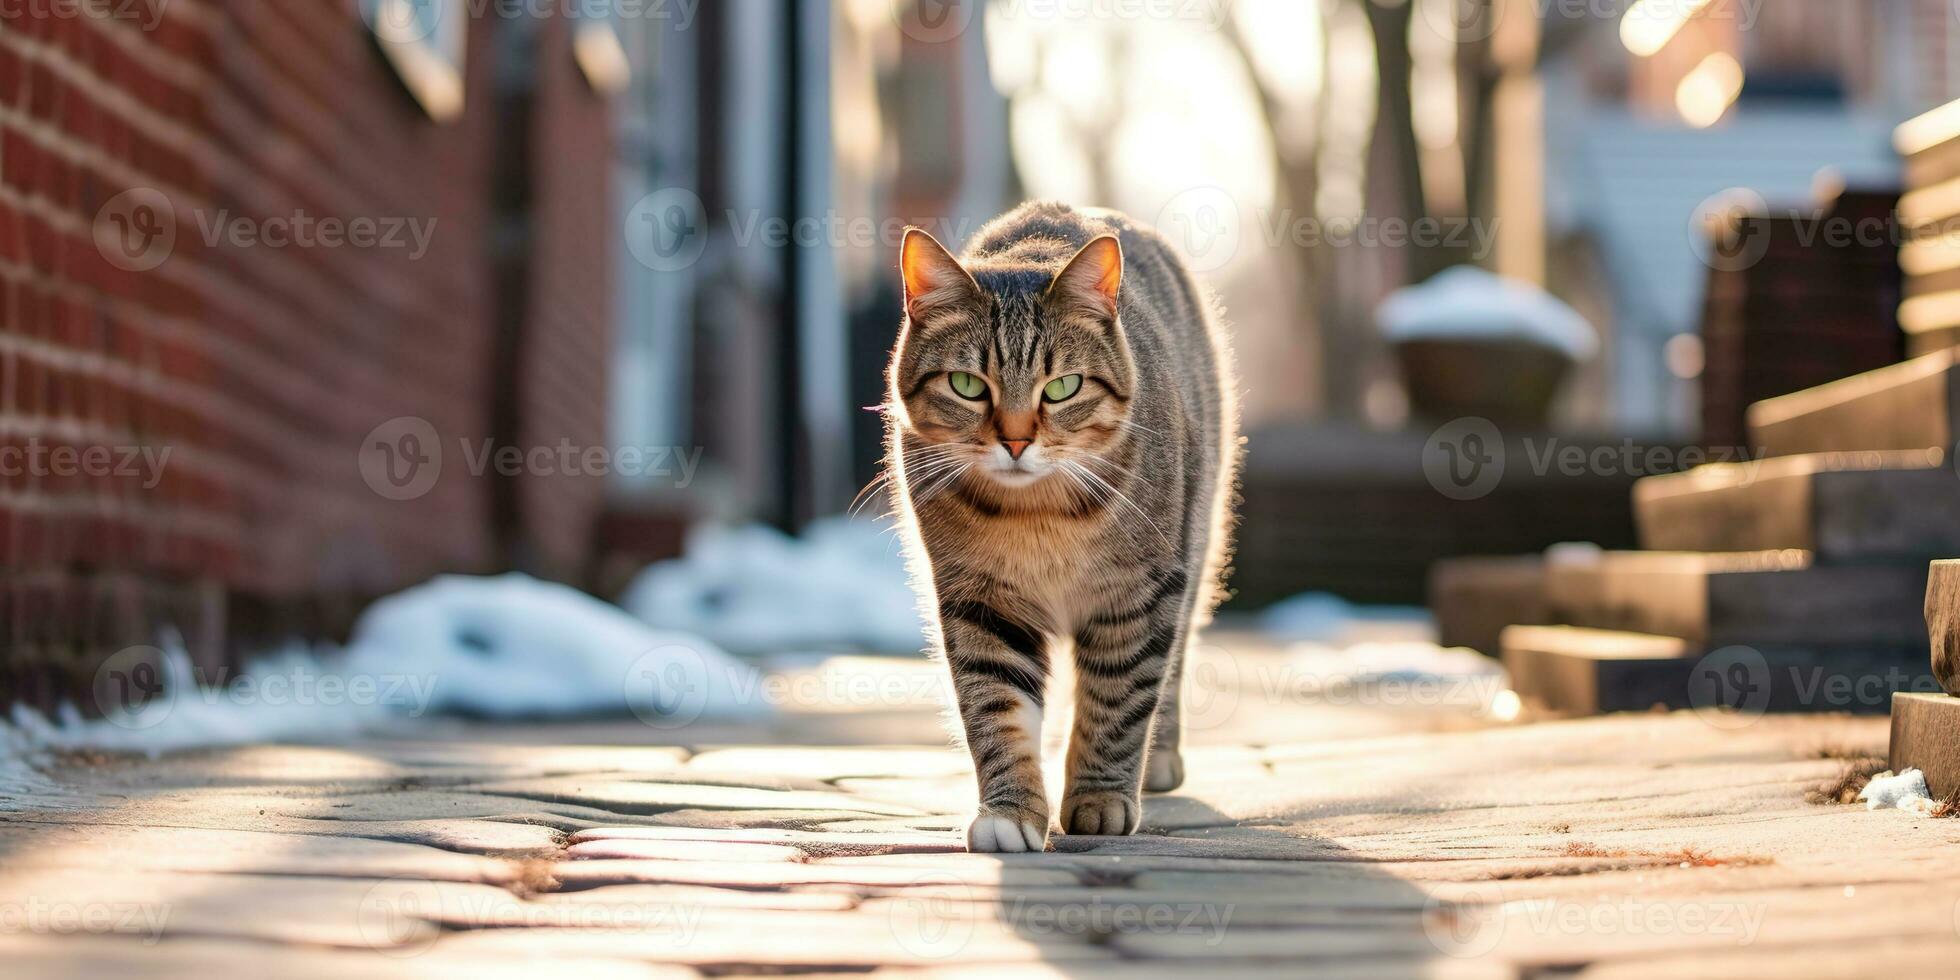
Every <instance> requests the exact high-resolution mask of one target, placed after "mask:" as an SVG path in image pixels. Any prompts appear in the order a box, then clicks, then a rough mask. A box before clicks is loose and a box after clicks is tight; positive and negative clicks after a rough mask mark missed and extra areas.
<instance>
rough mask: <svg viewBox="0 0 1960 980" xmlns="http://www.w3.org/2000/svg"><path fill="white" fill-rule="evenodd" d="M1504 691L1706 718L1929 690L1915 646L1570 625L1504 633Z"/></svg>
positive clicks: (1595, 708) (1846, 706)
mask: <svg viewBox="0 0 1960 980" xmlns="http://www.w3.org/2000/svg"><path fill="white" fill-rule="evenodd" d="M1503 645H1504V666H1505V669H1506V670H1507V671H1508V672H1509V673H1510V675H1511V688H1512V690H1514V691H1515V692H1517V694H1518V697H1519V698H1520V699H1521V700H1522V701H1523V702H1524V706H1525V707H1526V708H1527V709H1529V710H1530V711H1531V712H1532V713H1534V714H1549V715H1559V716H1576V715H1593V714H1606V713H1611V712H1618V711H1647V710H1651V709H1654V708H1664V709H1668V710H1678V709H1685V708H1692V709H1695V710H1698V711H1709V712H1712V714H1711V723H1712V724H1716V725H1720V726H1729V725H1740V724H1747V723H1748V722H1749V721H1750V720H1751V719H1752V718H1753V717H1754V716H1756V715H1760V714H1763V713H1765V712H1786V713H1787V712H1817V713H1835V712H1846V713H1857V714H1874V713H1880V712H1883V711H1885V710H1886V708H1887V707H1888V705H1891V704H1892V703H1893V700H1892V699H1893V695H1894V694H1895V693H1896V692H1898V691H1901V690H1905V691H1924V690H1928V689H1930V688H1931V685H1932V683H1933V680H1932V677H1931V675H1929V674H1928V673H1927V671H1926V667H1925V663H1924V657H1923V656H1921V654H1920V652H1919V649H1918V647H1916V646H1913V647H1899V646H1892V647H1880V646H1871V647H1858V648H1843V649H1831V650H1826V649H1819V648H1812V647H1787V646H1764V647H1744V646H1731V647H1723V648H1720V649H1717V650H1714V651H1712V652H1704V650H1703V648H1701V647H1698V646H1696V645H1694V644H1691V643H1689V642H1687V641H1685V640H1682V639H1680V638H1678V637H1668V636H1654V635H1650V634H1642V633H1631V632H1625V631H1617V630H1597V629H1583V628H1578V627H1570V626H1514V627H1512V628H1510V629H1507V630H1505V631H1504V640H1503Z"/></svg>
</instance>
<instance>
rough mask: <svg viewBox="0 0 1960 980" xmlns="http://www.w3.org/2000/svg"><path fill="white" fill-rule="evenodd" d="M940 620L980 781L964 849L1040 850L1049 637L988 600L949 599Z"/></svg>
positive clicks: (1043, 843)
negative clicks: (977, 802) (1043, 715)
mask: <svg viewBox="0 0 1960 980" xmlns="http://www.w3.org/2000/svg"><path fill="white" fill-rule="evenodd" d="M940 624H941V630H942V632H943V633H944V635H945V640H946V663H947V665H948V667H950V668H951V670H952V675H953V693H954V696H955V698H956V700H957V701H958V704H959V710H960V724H961V726H962V727H963V728H964V729H965V732H966V747H967V750H968V751H969V752H971V753H972V755H973V774H974V777H975V779H976V780H977V781H978V783H979V789H980V812H979V813H978V814H977V815H975V817H974V818H973V823H972V824H971V825H969V826H968V827H967V832H966V847H967V850H969V851H976V852H993V851H1007V852H1015V851H1040V850H1045V849H1046V848H1047V846H1048V797H1047V793H1046V791H1045V790H1044V789H1043V788H1042V785H1041V703H1042V694H1043V688H1044V686H1045V684H1046V682H1047V678H1048V657H1047V642H1046V640H1045V638H1044V637H1042V636H1041V635H1040V634H1039V633H1037V632H1036V631H1034V630H1032V629H1029V628H1028V627H1027V626H1025V625H1022V624H1021V623H1020V622H1019V621H1017V620H1015V619H1013V618H1012V617H1010V616H1008V615H1006V614H1004V613H1002V612H1000V611H999V610H997V609H995V608H994V607H993V606H990V605H987V604H985V603H978V602H955V603H946V604H944V605H942V607H941V609H940Z"/></svg>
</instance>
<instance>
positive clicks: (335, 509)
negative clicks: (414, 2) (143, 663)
mask: <svg viewBox="0 0 1960 980" xmlns="http://www.w3.org/2000/svg"><path fill="white" fill-rule="evenodd" d="M106 6H107V7H108V8H109V9H122V8H123V6H124V5H120V4H112V5H106ZM127 9H128V10H130V11H132V12H133V14H134V15H135V16H136V19H127V20H125V19H116V18H102V17H97V16H90V15H87V14H85V13H82V12H81V9H80V5H78V4H77V3H76V0H0V450H5V449H6V448H8V447H12V448H13V449H14V451H15V455H14V456H13V459H14V460H15V461H16V463H17V464H18V465H14V466H5V465H0V703H4V702H6V701H10V700H13V699H14V698H16V697H25V698H28V699H30V700H37V701H46V700H48V699H49V698H50V696H52V695H56V694H64V695H65V694H68V693H73V692H75V691H78V690H85V689H86V688H87V682H88V679H89V675H90V674H91V673H92V670H93V667H92V665H93V663H94V662H96V661H97V660H98V659H99V658H100V657H101V656H102V655H104V654H105V653H106V652H111V651H113V650H115V649H117V648H119V647H121V646H125V645H129V644H137V643H148V642H152V641H153V640H154V638H155V636H156V630H157V629H158V628H159V627H160V626H162V625H165V624H172V625H176V626H178V627H179V628H181V629H183V630H185V631H186V633H187V635H188V638H189V639H190V640H191V642H192V645H193V648H194V650H195V651H196V652H197V653H198V655H199V659H200V660H204V661H206V662H215V661H217V660H219V659H222V658H223V657H224V656H225V655H226V651H227V647H231V648H234V649H233V650H232V651H231V652H233V653H235V652H236V650H235V648H236V647H237V646H239V645H241V644H243V643H246V642H248V640H246V639H244V638H243V637H244V635H245V634H248V633H250V634H253V636H255V637H256V636H257V635H259V634H261V633H271V632H277V631H280V630H283V629H289V628H292V629H301V628H307V627H310V626H316V625H318V624H319V622H320V621H327V620H332V619H334V618H335V616H336V613H335V612H333V611H331V610H332V609H333V607H334V606H335V604H336V603H337V602H338V603H339V604H341V605H342V606H348V607H351V602H352V600H354V599H357V598H358V597H363V596H370V595H374V594H378V593H382V592H386V591H390V590H393V589H396V588H399V587H402V586H404V585H407V584H410V583H413V582H415V581H418V580H421V579H423V578H425V577H427V576H428V575H430V574H432V573H435V572H438V571H445V570H472V571H487V570H491V567H492V564H493V563H494V561H495V560H496V559H495V558H494V557H493V556H494V555H495V554H496V552H495V548H494V543H495V535H494V534H493V529H492V528H491V527H490V526H489V503H488V500H489V497H488V491H487V489H486V486H485V481H484V480H482V479H476V478H473V477H472V476H471V475H470V474H468V473H467V472H465V468H464V466H463V465H462V463H463V461H462V459H461V458H460V457H461V455H462V454H461V452H460V451H459V448H458V439H459V438H468V439H471V440H480V439H482V438H484V437H486V436H487V435H489V427H490V422H489V417H490V398H491V397H492V394H491V393H492V392H493V390H495V389H496V388H497V386H496V385H495V384H493V379H492V378H491V377H490V374H491V365H492V350H491V338H492V328H493V310H492V309H491V303H490V295H491V289H490V285H491V278H490V277H491V266H490V263H489V258H488V256H489V252H488V249H489V235H490V228H491V219H492V216H493V210H492V209H493V207H494V201H493V194H492V187H491V179H492V174H493V169H492V166H493V159H492V150H493V147H494V146H495V135H496V126H497V125H498V122H499V121H498V120H497V119H496V118H495V116H494V114H493V113H492V112H491V111H490V109H489V106H488V103H489V101H490V100H489V95H490V91H489V82H490V79H491V74H490V67H491V66H490V65H489V64H488V61H489V57H490V51H491V50H492V48H493V46H492V45H491V44H489V43H488V42H489V38H490V35H491V31H492V30H493V29H494V28H495V26H496V25H494V24H490V23H487V22H478V23H473V24H472V25H471V44H470V60H469V70H468V82H467V93H468V100H469V108H468V110H467V111H466V113H465V114H464V116H463V118H462V119H461V120H460V121H458V122H456V123H454V124H450V125H437V124H434V123H432V122H430V121H429V120H428V119H426V118H425V117H424V116H423V115H422V113H421V112H420V110H419V109H418V108H416V106H415V105H414V103H413V102H412V101H411V100H410V99H409V98H408V97H407V95H406V94H405V93H404V92H403V91H402V90H401V88H400V86H399V84H398V82H397V81H396V80H395V78H394V77H393V75H392V74H391V73H390V71H389V69H388V68H387V67H386V65H385V63H384V62H383V60H382V59H381V57H380V56H379V55H378V54H377V53H376V51H375V50H374V48H373V45H372V42H371V41H370V40H369V38H368V35H367V33H366V31H365V29H364V27H363V25H362V23H361V21H360V18H359V16H358V15H357V13H356V9H355V4H354V2H353V0H334V2H326V0H167V2H160V0H130V3H129V4H128V5H127ZM152 15H160V16H157V19H156V20H155V21H154V23H153V25H152V24H151V23H148V22H147V19H148V18H149V17H150V16H152ZM545 44H546V47H545V48H543V49H542V50H541V54H540V63H541V64H542V65H543V66H545V67H544V68H543V69H541V74H542V78H541V79H540V84H541V97H540V100H539V103H538V104H539V107H540V109H541V110H543V111H541V113H540V116H539V118H540V120H541V122H540V127H539V131H538V133H537V134H536V135H537V137H539V139H538V140H537V143H536V150H535V152H536V153H537V159H536V161H535V170H536V173H537V174H539V175H540V176H539V178H538V180H539V184H540V186H539V189H538V192H537V194H536V197H537V199H538V201H539V203H540V204H543V205H547V206H548V207H547V209H546V210H547V217H545V218H544V220H543V221H542V222H541V223H540V225H539V227H538V234H537V237H536V239H535V241H534V249H535V252H534V255H535V256H536V257H535V258H534V260H533V265H532V268H533V269H534V270H535V280H536V281H535V285H534V289H533V291H532V306H533V308H534V311H535V314H534V315H532V316H529V317H527V319H526V323H525V343H524V346H525V348H526V349H527V350H529V351H532V352H535V356H533V357H532V358H531V359H530V360H529V361H527V362H526V367H525V368H524V372H523V373H524V380H523V382H521V383H520V386H519V387H520V390H521V391H522V392H523V393H524V394H523V397H524V407H523V411H524V412H525V422H524V425H523V427H522V430H521V431H522V432H523V435H524V438H525V439H526V440H530V439H533V438H536V439H539V440H546V439H547V437H548V441H550V442H555V441H556V440H557V438H558V437H559V436H561V435H562V436H565V437H567V438H571V439H572V440H573V441H575V442H578V443H581V444H584V445H599V444H602V443H603V439H604V433H603V420H604V397H605V396H604V391H605V385H604V380H605V375H604V371H603V363H604V358H605V355H606V347H607V340H608V336H609V323H610V320H609V300H610V293H609V291H608V289H607V282H608V279H607V275H606V274H607V272H608V271H609V259H608V258H607V257H606V250H607V249H608V248H609V247H610V243H611V242H612V241H614V240H615V239H616V238H617V236H616V235H613V234H611V233H609V230H608V229H607V228H606V227H604V226H605V225H606V224H607V218H606V215H607V213H608V208H609V204H610V202H609V200H608V198H607V193H608V192H607V189H606V181H605V173H606V172H605V161H606V159H607V155H608V154H607V146H608V143H607V139H608V137H607V128H608V127H607V125H606V117H605V115H604V110H603V104H602V103H600V102H599V101H598V100H597V99H596V98H594V97H592V96H591V94H590V93H589V92H587V91H584V90H574V89H573V87H572V83H573V82H576V81H577V79H576V77H575V76H568V75H567V72H568V71H571V70H573V69H571V66H570V63H569V59H570V55H569V52H568V50H567V43H566V41H565V39H564V37H563V32H562V31H559V30H557V29H556V28H555V27H547V29H546V31H545ZM137 189H147V190H144V191H142V193H143V194H145V195H148V196H147V197H143V198H140V199H138V200H135V201H134V202H132V201H131V199H130V198H128V197H123V198H121V199H119V195H125V193H126V192H129V191H132V190H137ZM164 200H167V202H168V206H167V208H164V209H163V210H164V211H167V212H168V215H167V216H166V217H165V218H164V219H162V220H165V221H169V219H170V218H174V227H175V232H176V239H175V245H174V247H171V248H170V249H169V250H168V252H167V253H164V254H167V258H164V259H163V260H162V262H161V264H159V265H156V266H155V267H154V268H147V269H138V270H131V269H129V268H123V267H118V265H117V264H113V263H112V262H111V261H109V257H108V256H109V252H108V251H105V249H110V250H112V249H113V248H114V243H115V241H116V236H118V235H120V234H123V232H124V230H125V226H124V225H123V224H118V222H128V221H137V222H138V223H139V226H140V227H139V229H138V231H139V232H140V230H141V228H142V227H148V228H155V227H156V225H155V224H154V222H155V221H156V220H159V219H157V218H156V217H154V216H155V215H156V214H158V213H159V211H158V209H157V208H155V207H152V208H150V209H149V210H148V211H147V212H145V211H143V210H142V209H141V207H140V206H141V205H143V204H144V203H145V202H148V203H151V204H155V203H157V202H159V201H164ZM301 214H304V215H305V216H307V217H309V218H311V219H314V220H316V221H317V220H318V219H324V218H336V219H341V220H344V221H355V220H359V219H365V220H368V221H373V222H376V223H377V224H376V225H375V226H374V227H375V228H376V229H377V230H386V229H387V228H389V227H390V226H391V225H393V224H395V223H397V222H400V223H403V227H404V230H405V229H406V224H405V223H406V222H417V223H419V224H420V226H421V227H423V228H425V229H426V228H432V229H433V235H432V236H431V237H430V238H429V239H428V247H427V250H426V254H422V255H420V256H419V257H417V256H415V255H414V254H413V252H414V250H413V249H412V248H398V247H392V246H385V245H376V244H370V245H368V246H365V247H364V246H355V245H343V246H341V247H326V246H325V245H323V244H321V243H318V242H315V243H313V244H312V245H311V246H306V245H299V246H286V247H273V246H271V245H268V244H265V243H243V242H239V241H235V240H230V239H229V238H224V237H221V238H220V239H219V240H217V241H215V242H213V241H210V240H208V239H207V229H209V228H211V227H213V226H214V224H215V223H216V222H218V220H219V219H220V217H221V216H223V217H227V218H229V219H230V220H232V221H240V220H242V221H244V222H246V223H247V227H250V228H253V229H256V230H259V231H261V232H263V231H268V230H275V229H276V228H278V227H281V226H285V225H290V223H291V221H290V219H293V218H296V217H297V216H299V215H301ZM98 231H102V232H104V233H105V234H106V235H107V238H106V239H105V241H107V242H109V243H110V244H108V245H105V246H101V247H99V243H98V234H97V233H98ZM130 240H131V241H141V240H143V237H142V236H139V237H137V238H132V239H130ZM163 240H164V241H167V240H168V238H167V236H166V237H165V238H164V239H163ZM158 254H159V253H157V252H155V251H152V252H151V253H149V256H148V257H149V258H152V259H154V258H156V257H157V256H158ZM138 264H139V265H141V264H143V263H138ZM561 389H568V390H561ZM401 417H407V418H410V419H414V420H420V421H415V422H410V423H404V424H401V425H397V426H396V427H394V428H393V429H384V430H383V431H382V432H381V433H380V434H381V435H382V436H383V437H384V438H385V439H386V440H388V441H390V443H391V444H398V443H399V440H400V438H401V436H402V435H403V433H404V431H407V432H411V433H418V434H419V433H427V432H433V433H434V435H435V438H436V439H437V441H438V443H439V444H440V446H441V449H442V451H443V457H444V460H443V462H444V465H443V468H442V470H441V472H442V476H441V478H440V479H438V480H436V481H435V483H434V485H433V486H431V487H428V488H426V491H425V492H423V493H420V494H419V495H412V496H410V498H409V499H400V500H397V499H389V496H402V495H401V494H390V495H387V496H384V495H383V494H382V493H377V492H376V491H375V490H374V489H373V488H372V487H371V486H370V480H369V479H367V478H364V473H363V468H362V465H361V463H362V458H361V457H360V456H358V455H357V454H358V453H359V452H361V450H362V449H363V446H364V442H365V441H366V437H367V435H368V434H369V433H370V431H371V430H374V429H375V428H376V426H378V425H381V424H382V423H384V422H387V421H388V420H391V419H397V418H401ZM404 426H406V428H404ZM36 447H40V448H39V449H36ZM57 447H67V448H66V449H60V448H57ZM90 447H102V448H105V449H109V450H110V451H111V453H112V456H111V459H112V460H119V459H120V457H121V454H123V453H126V452H127V451H129V450H131V449H139V450H140V449H147V450H149V451H151V452H152V453H153V454H160V453H162V452H164V451H166V450H167V451H168V452H169V456H168V457H167V458H164V459H163V460H162V465H161V467H156V466H149V467H143V466H136V467H121V466H117V465H114V464H113V463H111V464H107V465H104V464H102V463H101V459H100V457H97V463H96V465H93V466H91V467H88V469H89V475H81V474H80V473H79V472H76V471H79V470H81V469H83V467H82V465H81V461H80V460H79V459H78V460H76V462H75V464H74V465H71V466H68V467H66V468H63V467H60V466H57V465H56V464H55V463H54V462H53V460H54V454H55V453H57V452H64V451H71V450H72V451H75V452H80V451H82V450H85V449H89V448H90ZM96 451H97V452H98V453H99V452H100V449H98V450H96ZM29 452H39V453H41V455H40V457H39V458H40V459H41V460H42V462H41V463H40V464H39V465H36V464H34V463H32V462H30V461H29V458H28V457H27V456H25V455H22V454H25V453H29ZM151 459H153V460H155V459H158V457H157V456H156V455H153V456H152V457H151ZM5 462H6V458H5V457H4V456H0V464H4V463H5ZM57 470H60V472H57ZM366 475H367V476H368V477H372V476H373V474H372V473H368V474H366ZM562 482H564V481H562V480H561V481H556V482H555V483H554V484H553V485H552V487H551V488H550V489H549V490H546V489H543V488H539V489H537V490H536V491H535V492H533V490H532V488H530V487H528V486H526V487H524V488H523V496H524V499H526V500H527V501H528V503H527V506H526V507H525V508H524V510H525V513H524V517H525V521H526V523H527V527H526V528H524V529H522V530H521V531H520V532H519V533H520V534H521V535H522V536H524V537H527V538H529V539H532V540H535V541H536V542H538V550H539V551H540V553H542V554H544V555H546V556H548V557H549V558H550V560H551V564H552V567H553V568H554V569H555V570H561V571H563V572H565V573H567V574H570V573H573V572H576V571H577V570H578V569H579V567H580V565H581V562H582V560H583V555H584V550H583V549H584V548H585V547H586V544H587V542H588V540H589V538H590V534H589V530H588V529H589V526H590V523H591V521H592V519H593V514H594V512H595V510H596V508H597V506H598V500H599V494H600V493H601V492H602V488H601V484H602V482H603V481H600V480H582V481H575V482H574V483H573V485H572V486H570V487H569V488H563V489H561V488H560V487H558V486H557V483H562ZM532 522H535V527H530V526H528V525H529V524H530V523H532ZM322 607H326V608H327V609H329V610H330V611H329V612H327V613H325V614H323V615H322V616H321V618H320V620H318V621H314V622H306V621H303V620H302V619H299V618H294V616H293V612H294V611H295V610H298V609H319V608H322ZM228 627H229V634H228V633H227V629H228Z"/></svg>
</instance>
